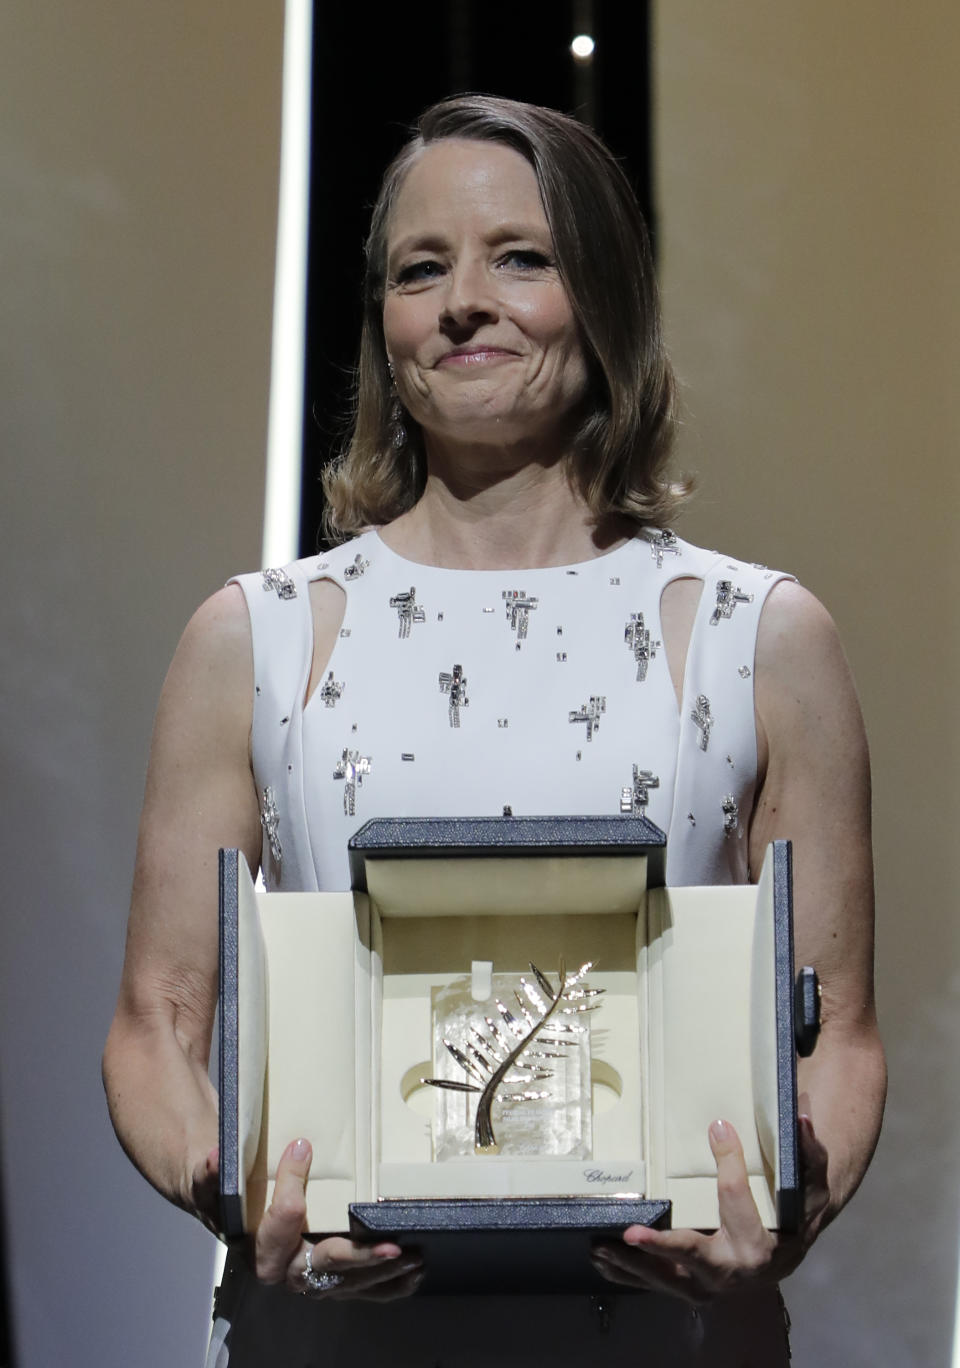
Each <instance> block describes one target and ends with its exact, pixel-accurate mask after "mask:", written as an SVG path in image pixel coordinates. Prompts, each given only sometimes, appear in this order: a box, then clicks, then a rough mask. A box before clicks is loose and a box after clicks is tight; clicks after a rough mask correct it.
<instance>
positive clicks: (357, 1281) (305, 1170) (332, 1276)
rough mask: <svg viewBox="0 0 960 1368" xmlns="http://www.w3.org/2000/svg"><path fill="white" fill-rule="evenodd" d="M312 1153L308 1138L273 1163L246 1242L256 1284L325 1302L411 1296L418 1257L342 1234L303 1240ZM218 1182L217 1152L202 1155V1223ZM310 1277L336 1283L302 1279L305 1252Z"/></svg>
mask: <svg viewBox="0 0 960 1368" xmlns="http://www.w3.org/2000/svg"><path fill="white" fill-rule="evenodd" d="M312 1158H313V1151H312V1150H311V1148H310V1143H309V1141H307V1140H302V1139H301V1140H294V1141H292V1142H291V1144H289V1145H288V1146H287V1148H286V1149H285V1150H284V1152H283V1154H282V1155H281V1157H280V1162H279V1163H278V1165H277V1179H276V1183H275V1184H274V1189H273V1197H272V1200H271V1202H270V1205H269V1206H268V1207H267V1209H266V1211H265V1212H264V1213H263V1216H262V1218H261V1220H260V1224H259V1225H258V1227H257V1230H256V1233H255V1234H254V1235H253V1236H252V1237H251V1241H250V1259H251V1263H252V1265H253V1270H254V1272H255V1273H256V1275H257V1277H258V1278H259V1280H260V1281H261V1282H264V1283H284V1284H286V1286H287V1288H288V1289H289V1290H290V1291H291V1292H298V1293H301V1294H303V1295H305V1296H308V1297H311V1298H314V1299H318V1300H320V1299H322V1300H326V1299H327V1298H335V1299H337V1300H352V1299H354V1298H362V1299H365V1300H369V1301H392V1300H394V1299H395V1298H398V1297H409V1296H410V1295H411V1294H412V1293H414V1292H416V1290H417V1288H418V1287H419V1285H420V1281H421V1279H422V1276H423V1273H422V1260H421V1259H420V1257H419V1255H417V1254H413V1253H411V1252H409V1251H406V1252H405V1251H404V1250H402V1249H401V1248H400V1246H399V1245H396V1244H392V1243H390V1242H382V1243H380V1244H375V1245H359V1244H354V1243H353V1241H352V1240H348V1239H345V1238H344V1237H343V1236H342V1235H333V1236H329V1237H328V1238H327V1239H325V1240H318V1241H317V1243H316V1244H313V1243H312V1242H310V1241H308V1240H307V1239H305V1237H304V1233H303V1232H304V1227H305V1224H306V1219H307V1199H306V1185H307V1176H308V1174H309V1172H310V1162H311V1160H312ZM211 1175H212V1179H213V1184H214V1188H215V1187H216V1179H217V1152H216V1150H214V1151H212V1152H211V1154H209V1155H208V1156H207V1159H206V1163H205V1165H204V1166H203V1172H199V1171H198V1173H197V1175H196V1181H195V1193H196V1196H197V1198H198V1202H197V1206H198V1211H199V1213H200V1216H201V1219H202V1220H204V1221H205V1222H206V1220H207V1212H208V1210H209V1199H210V1195H211V1188H210V1178H211ZM308 1253H309V1254H310V1268H311V1269H312V1271H313V1273H314V1275H315V1276H317V1275H318V1276H320V1278H321V1280H324V1279H323V1275H324V1274H327V1275H329V1280H330V1281H333V1280H339V1281H335V1282H334V1284H333V1285H332V1286H329V1287H327V1288H324V1289H319V1288H313V1287H311V1286H310V1285H309V1283H308V1282H307V1281H306V1279H305V1277H304V1274H305V1273H306V1271H307V1254H308Z"/></svg>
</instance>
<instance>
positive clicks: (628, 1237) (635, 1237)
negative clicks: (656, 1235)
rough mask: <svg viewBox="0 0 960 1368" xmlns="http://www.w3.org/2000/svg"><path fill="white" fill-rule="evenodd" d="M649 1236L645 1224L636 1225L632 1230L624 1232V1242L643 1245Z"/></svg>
mask: <svg viewBox="0 0 960 1368" xmlns="http://www.w3.org/2000/svg"><path fill="white" fill-rule="evenodd" d="M646 1238H647V1232H646V1231H645V1230H644V1228H643V1226H634V1227H633V1228H632V1229H630V1230H625V1231H624V1232H623V1243H624V1244H628V1245H634V1246H636V1245H642V1244H643V1243H644V1241H645V1240H646Z"/></svg>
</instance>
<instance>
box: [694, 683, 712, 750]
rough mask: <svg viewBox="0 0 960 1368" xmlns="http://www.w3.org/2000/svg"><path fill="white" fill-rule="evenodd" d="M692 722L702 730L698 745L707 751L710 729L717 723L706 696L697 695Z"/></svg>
mask: <svg viewBox="0 0 960 1368" xmlns="http://www.w3.org/2000/svg"><path fill="white" fill-rule="evenodd" d="M690 720H691V721H692V722H696V724H697V727H698V728H699V730H700V735H699V736H698V737H697V745H698V746H699V747H700V749H701V750H702V751H705V750H706V749H707V747H708V746H709V744H710V729H711V728H712V726H713V724H714V721H715V718H714V716H713V714H712V712H711V711H710V700H709V698H708V697H707V695H706V694H697V702H696V706H695V707H694V710H693V712H692V713H691V714H690Z"/></svg>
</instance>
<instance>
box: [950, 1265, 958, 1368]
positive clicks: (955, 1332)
mask: <svg viewBox="0 0 960 1368" xmlns="http://www.w3.org/2000/svg"><path fill="white" fill-rule="evenodd" d="M950 1368H960V1267H958V1269H957V1298H956V1304H955V1306H954V1310H953V1354H952V1356H951V1359H950Z"/></svg>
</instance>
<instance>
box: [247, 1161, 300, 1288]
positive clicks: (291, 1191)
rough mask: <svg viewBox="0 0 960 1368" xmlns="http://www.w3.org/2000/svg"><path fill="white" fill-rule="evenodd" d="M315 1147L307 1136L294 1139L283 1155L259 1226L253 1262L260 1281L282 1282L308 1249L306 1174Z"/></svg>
mask: <svg viewBox="0 0 960 1368" xmlns="http://www.w3.org/2000/svg"><path fill="white" fill-rule="evenodd" d="M312 1157H313V1151H312V1150H311V1148H310V1142H309V1141H308V1140H304V1139H300V1140H294V1141H292V1142H291V1144H289V1145H288V1146H287V1148H286V1149H285V1150H284V1151H283V1154H282V1155H281V1156H280V1162H279V1164H278V1165H277V1179H276V1182H275V1183H274V1185H273V1197H272V1199H271V1202H270V1205H269V1206H268V1207H267V1209H266V1211H265V1212H264V1214H263V1217H262V1219H261V1221H260V1224H259V1226H258V1227H257V1235H256V1240H255V1242H254V1262H255V1266H256V1272H257V1277H258V1278H259V1279H260V1281H261V1282H267V1283H276V1282H282V1281H283V1280H284V1278H285V1277H286V1276H287V1270H288V1269H289V1267H290V1264H291V1262H292V1261H293V1259H294V1258H295V1256H296V1255H297V1254H298V1253H299V1252H300V1251H301V1249H305V1246H304V1244H303V1239H302V1235H303V1229H304V1225H305V1223H306V1219H307V1198H306V1187H307V1176H308V1174H309V1172H310V1161H311V1159H312Z"/></svg>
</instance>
